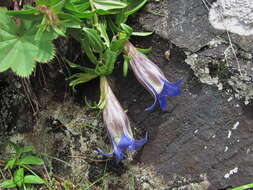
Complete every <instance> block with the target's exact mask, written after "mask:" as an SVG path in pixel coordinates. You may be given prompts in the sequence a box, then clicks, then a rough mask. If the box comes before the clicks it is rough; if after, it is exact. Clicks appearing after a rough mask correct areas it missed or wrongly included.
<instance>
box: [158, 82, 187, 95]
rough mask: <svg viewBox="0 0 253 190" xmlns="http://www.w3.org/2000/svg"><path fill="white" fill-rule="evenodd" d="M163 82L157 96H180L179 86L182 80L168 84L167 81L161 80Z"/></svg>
mask: <svg viewBox="0 0 253 190" xmlns="http://www.w3.org/2000/svg"><path fill="white" fill-rule="evenodd" d="M163 81H164V86H163V90H162V91H161V93H160V94H159V96H179V95H180V94H181V90H180V88H179V86H180V85H181V83H182V80H179V81H176V82H168V81H167V80H164V79H163Z"/></svg>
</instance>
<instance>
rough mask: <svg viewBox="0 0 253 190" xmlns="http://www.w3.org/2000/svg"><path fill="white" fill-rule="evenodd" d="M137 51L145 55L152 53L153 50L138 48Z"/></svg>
mask: <svg viewBox="0 0 253 190" xmlns="http://www.w3.org/2000/svg"><path fill="white" fill-rule="evenodd" d="M137 50H138V51H139V52H141V53H143V54H148V53H151V52H152V48H148V49H144V48H137Z"/></svg>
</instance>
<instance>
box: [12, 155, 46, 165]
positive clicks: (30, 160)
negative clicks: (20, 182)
mask: <svg viewBox="0 0 253 190" xmlns="http://www.w3.org/2000/svg"><path fill="white" fill-rule="evenodd" d="M28 164H33V165H42V164H44V161H43V160H42V159H40V158H38V157H36V156H31V155H28V156H24V157H22V158H21V159H19V160H18V161H17V162H16V165H28Z"/></svg>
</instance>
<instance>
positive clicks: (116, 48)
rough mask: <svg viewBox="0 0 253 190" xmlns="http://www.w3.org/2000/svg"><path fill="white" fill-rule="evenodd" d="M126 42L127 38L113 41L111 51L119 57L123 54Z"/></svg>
mask: <svg viewBox="0 0 253 190" xmlns="http://www.w3.org/2000/svg"><path fill="white" fill-rule="evenodd" d="M126 41H127V38H121V39H119V40H114V41H112V43H111V44H110V50H111V51H113V52H115V53H116V54H117V55H119V54H120V53H121V52H122V50H123V48H124V44H125V42H126Z"/></svg>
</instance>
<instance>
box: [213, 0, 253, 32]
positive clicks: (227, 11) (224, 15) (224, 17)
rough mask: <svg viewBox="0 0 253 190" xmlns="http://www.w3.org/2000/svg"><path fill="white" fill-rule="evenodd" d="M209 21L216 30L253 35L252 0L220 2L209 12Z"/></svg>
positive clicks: (223, 0) (225, 0) (222, 0)
mask: <svg viewBox="0 0 253 190" xmlns="http://www.w3.org/2000/svg"><path fill="white" fill-rule="evenodd" d="M209 21H210V23H211V24H212V25H213V27H214V28H216V29H220V30H228V31H230V32H233V33H236V34H239V35H242V36H249V35H253V3H252V1H251V0H240V1H238V0H218V1H217V2H215V3H213V4H212V7H211V9H210V11H209Z"/></svg>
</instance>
